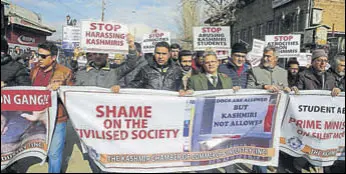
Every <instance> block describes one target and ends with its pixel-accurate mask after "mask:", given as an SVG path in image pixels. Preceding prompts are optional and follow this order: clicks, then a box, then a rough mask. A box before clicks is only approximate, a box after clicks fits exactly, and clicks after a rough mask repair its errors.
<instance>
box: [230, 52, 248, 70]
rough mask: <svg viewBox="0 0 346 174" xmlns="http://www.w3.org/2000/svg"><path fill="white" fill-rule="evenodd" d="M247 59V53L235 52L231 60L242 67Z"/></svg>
mask: <svg viewBox="0 0 346 174" xmlns="http://www.w3.org/2000/svg"><path fill="white" fill-rule="evenodd" d="M245 59H246V54H245V53H233V54H232V59H231V60H232V62H233V63H234V64H235V65H236V66H237V67H241V66H243V65H244V63H245Z"/></svg>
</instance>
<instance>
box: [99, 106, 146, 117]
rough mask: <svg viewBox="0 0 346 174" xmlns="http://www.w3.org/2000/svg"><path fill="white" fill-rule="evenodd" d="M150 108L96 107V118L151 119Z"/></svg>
mask: <svg viewBox="0 0 346 174" xmlns="http://www.w3.org/2000/svg"><path fill="white" fill-rule="evenodd" d="M151 110H152V107H151V106H130V107H125V106H104V105H99V106H96V112H97V115H96V117H99V118H101V117H107V118H109V117H114V118H117V117H125V118H151V117H152V111H151Z"/></svg>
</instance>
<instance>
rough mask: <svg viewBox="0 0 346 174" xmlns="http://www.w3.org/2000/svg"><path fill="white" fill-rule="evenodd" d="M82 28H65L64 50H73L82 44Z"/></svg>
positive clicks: (63, 37)
mask: <svg viewBox="0 0 346 174" xmlns="http://www.w3.org/2000/svg"><path fill="white" fill-rule="evenodd" d="M80 35H81V34H80V27H74V26H63V36H62V49H64V50H73V49H74V48H75V47H77V46H79V43H80Z"/></svg>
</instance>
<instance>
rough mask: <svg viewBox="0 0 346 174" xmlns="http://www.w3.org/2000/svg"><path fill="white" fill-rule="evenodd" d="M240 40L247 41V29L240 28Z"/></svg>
mask: <svg viewBox="0 0 346 174" xmlns="http://www.w3.org/2000/svg"><path fill="white" fill-rule="evenodd" d="M241 40H243V41H245V42H248V36H247V30H246V29H244V30H242V32H241Z"/></svg>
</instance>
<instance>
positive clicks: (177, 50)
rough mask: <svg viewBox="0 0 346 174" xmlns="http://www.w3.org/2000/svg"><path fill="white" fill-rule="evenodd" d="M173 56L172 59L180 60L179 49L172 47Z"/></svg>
mask: <svg viewBox="0 0 346 174" xmlns="http://www.w3.org/2000/svg"><path fill="white" fill-rule="evenodd" d="M171 57H172V59H175V60H178V58H179V49H172V50H171Z"/></svg>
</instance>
